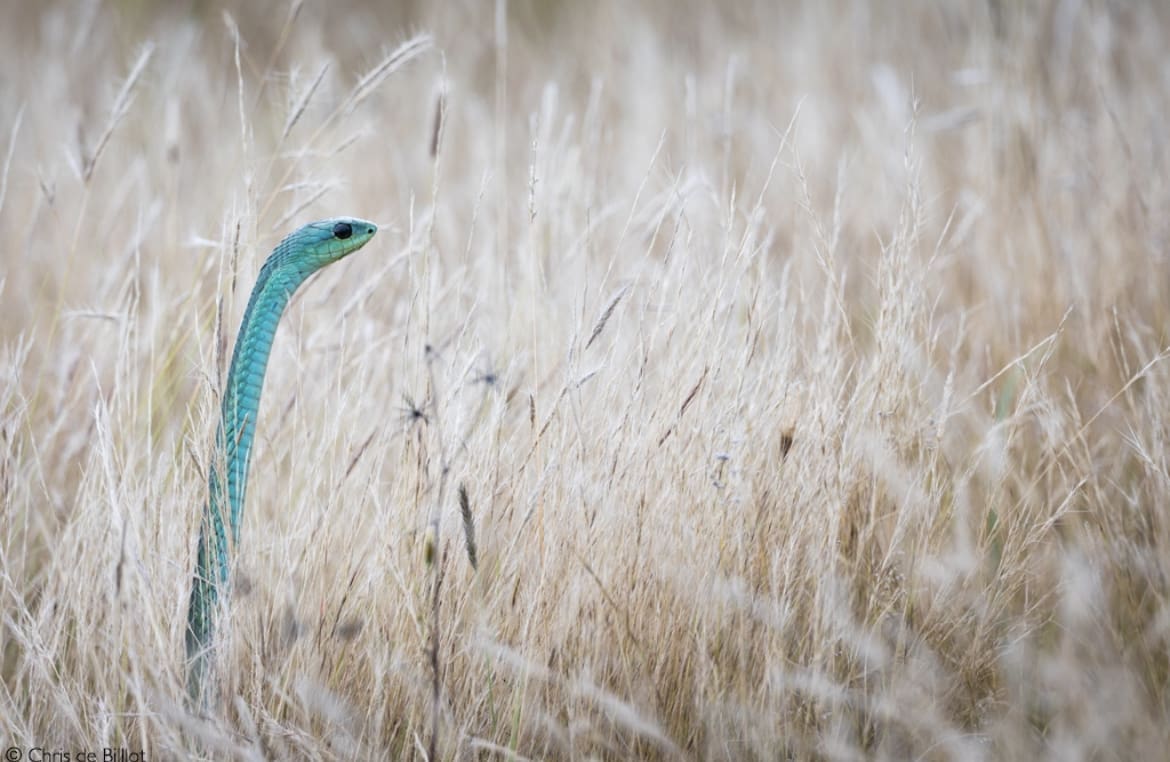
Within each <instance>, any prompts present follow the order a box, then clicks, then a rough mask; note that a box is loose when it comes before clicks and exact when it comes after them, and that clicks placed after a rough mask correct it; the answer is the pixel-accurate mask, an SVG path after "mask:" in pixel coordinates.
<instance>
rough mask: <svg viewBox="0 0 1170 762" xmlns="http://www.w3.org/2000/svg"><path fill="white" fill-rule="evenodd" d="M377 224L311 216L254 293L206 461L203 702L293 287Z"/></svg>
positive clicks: (197, 669) (194, 663) (194, 669)
mask: <svg viewBox="0 0 1170 762" xmlns="http://www.w3.org/2000/svg"><path fill="white" fill-rule="evenodd" d="M376 232H378V228H377V226H376V225H375V224H374V223H372V222H367V221H366V220H362V219H357V218H355V217H334V218H331V219H326V220H319V221H317V222H310V223H309V224H307V225H305V226H304V227H301V228H299V229H298V230H296V231H295V232H293V233H291V234H290V235H289V236H288V237H286V238H285V239H284V240H283V241H281V242H280V244H279V245H277V247H276V248H275V249H273V251H272V253H271V254H270V255H269V256H268V259H267V260H266V261H265V262H264V265H263V266H262V267H261V268H260V274H259V276H257V279H256V285H255V286H254V287H253V288H252V295H251V296H250V297H249V298H248V306H247V308H246V309H245V310H244V318H243V321H242V322H241V323H240V330H239V333H238V334H237V336H236V344H235V348H234V349H233V350H232V362H231V367H230V368H229V370H228V376H227V382H226V385H225V388H224V393H223V398H222V400H221V406H220V421H219V426H218V427H217V429H216V434H215V452H214V454H213V457H212V458H211V462H210V465H209V466H208V477H207V483H208V496H207V502H206V504H205V508H204V511H203V515H202V520H201V522H200V526H199V544H198V547H197V550H196V552H195V574H194V580H193V581H192V583H191V602H190V606H189V608H188V610H187V632H186V651H187V691H188V693H189V694H190V698H191V700H192V701H193V702H194V703H195V704H196V705H197V706H199V707H202V708H205V707H206V706H207V698H208V688H209V685H208V675H209V673H210V670H211V665H212V661H213V657H214V647H215V643H214V640H215V617H216V612H217V608H218V606H219V602H220V599H221V597H222V598H223V599H224V600H226V597H227V594H228V588H229V579H230V576H231V574H230V572H231V551H232V550H234V549H237V548H238V547H239V542H240V520H241V517H242V514H243V509H244V495H245V492H246V490H247V486H248V466H249V463H250V461H251V458H252V444H253V439H254V436H255V433H256V415H257V412H258V411H259V409H260V392H261V391H262V390H263V388H264V375H265V373H266V371H267V369H268V358H269V355H270V354H271V353H272V342H273V339H274V338H275V337H276V328H277V326H278V324H279V323H280V318H281V316H282V315H283V314H284V311H285V308H286V307H287V306H288V303H289V301H290V300H291V299H292V297H293V294H294V293H295V292H296V291H297V289H298V288H300V286H301V285H302V284H303V283H304V282H305V281H306V280H308V279H309V277H310V276H311V275H313V274H314V273H315V272H317V271H318V270H320V269H321V268H323V267H325V266H326V265H330V264H332V263H334V262H336V261H338V260H340V259H342V258H344V257H346V256H348V255H350V254H352V253H353V252H355V251H357V250H358V249H360V248H361V247H362V246H365V245H366V243H368V242H369V240H370V239H371V238H373V237H374V234H375V233H376ZM221 469H222V472H221ZM225 509H226V513H227V516H226V521H225V515H224V514H225ZM229 533H230V537H231V542H230V544H229V542H228V537H229Z"/></svg>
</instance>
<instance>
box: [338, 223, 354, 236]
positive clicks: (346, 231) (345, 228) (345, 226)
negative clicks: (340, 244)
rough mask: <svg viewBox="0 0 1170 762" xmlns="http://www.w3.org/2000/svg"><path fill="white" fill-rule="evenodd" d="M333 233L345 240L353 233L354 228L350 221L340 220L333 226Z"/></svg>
mask: <svg viewBox="0 0 1170 762" xmlns="http://www.w3.org/2000/svg"><path fill="white" fill-rule="evenodd" d="M333 235H334V236H335V237H337V238H340V239H342V240H345V239H346V238H349V237H350V236H351V235H353V228H352V227H350V224H349V223H348V222H339V223H337V224H336V225H334V226H333Z"/></svg>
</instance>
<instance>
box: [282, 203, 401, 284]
mask: <svg viewBox="0 0 1170 762" xmlns="http://www.w3.org/2000/svg"><path fill="white" fill-rule="evenodd" d="M377 232H378V226H377V225H375V224H374V223H372V222H369V221H367V220H361V219H358V218H356V217H331V218H329V219H327V220H318V221H317V222H310V223H309V224H308V225H305V226H304V227H302V228H300V229H299V230H297V231H295V232H293V233H292V234H291V235H289V236H288V238H285V239H284V240H283V241H281V243H280V246H278V247H277V249H276V251H275V252H274V253H273V257H272V259H274V260H278V261H280V262H285V261H288V260H293V262H295V265H294V266H295V267H296V269H297V270H298V271H300V272H302V273H304V274H305V275H307V273H309V272H312V271H315V270H319V269H321V268H322V267H324V266H325V265H328V264H332V263H334V262H336V261H337V260H339V259H342V258H344V257H346V256H348V255H349V254H352V253H353V252H355V251H357V250H358V249H360V248H361V247H363V246H365V245H366V243H367V242H368V241H369V240H370V239H371V238H373V237H374V233H377ZM278 254H279V255H280V256H279V257H278V256H277V255H278ZM275 264H277V263H276V262H274V265H275Z"/></svg>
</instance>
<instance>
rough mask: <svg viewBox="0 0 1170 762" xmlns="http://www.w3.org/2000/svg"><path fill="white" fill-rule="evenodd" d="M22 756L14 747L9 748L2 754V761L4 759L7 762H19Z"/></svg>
mask: <svg viewBox="0 0 1170 762" xmlns="http://www.w3.org/2000/svg"><path fill="white" fill-rule="evenodd" d="M23 756H24V754H22V753H21V751H20V749H18V748H16V747H15V746H9V747H8V749H7V750H6V751H5V752H4V759H6V760H7V761H8V762H20V758H21V757H23Z"/></svg>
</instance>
